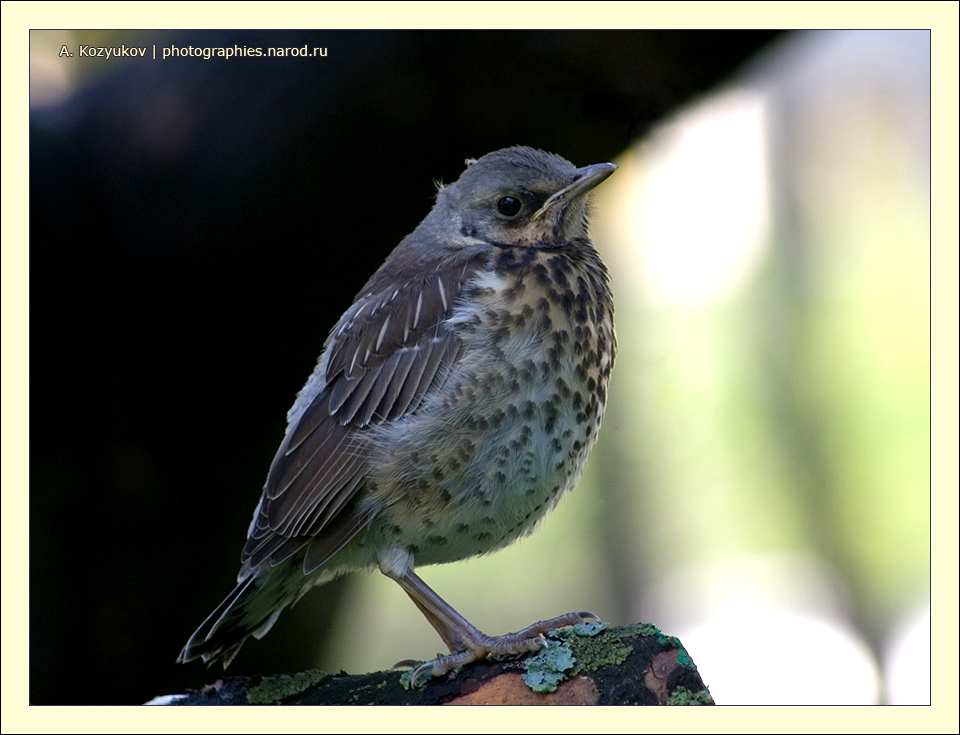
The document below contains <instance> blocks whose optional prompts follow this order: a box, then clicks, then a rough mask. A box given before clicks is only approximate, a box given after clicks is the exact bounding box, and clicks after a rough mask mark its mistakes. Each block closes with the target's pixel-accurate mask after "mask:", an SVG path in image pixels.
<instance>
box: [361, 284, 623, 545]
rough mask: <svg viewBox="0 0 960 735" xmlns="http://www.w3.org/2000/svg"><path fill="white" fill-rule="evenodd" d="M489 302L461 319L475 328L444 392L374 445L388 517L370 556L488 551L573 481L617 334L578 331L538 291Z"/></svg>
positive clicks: (595, 423) (382, 517) (370, 535)
mask: <svg viewBox="0 0 960 735" xmlns="http://www.w3.org/2000/svg"><path fill="white" fill-rule="evenodd" d="M494 278H495V276H489V277H488V280H491V281H493V283H492V284H491V287H490V289H489V290H490V292H491V294H493V295H499V294H502V293H503V289H502V287H501V286H502V284H501V283H498V282H496V281H494V280H493V279H494ZM491 301H492V303H491V304H486V305H483V304H481V306H479V307H473V308H471V309H464V310H463V311H462V313H460V314H459V315H458V316H457V317H456V319H459V320H460V322H459V323H461V324H463V325H464V326H465V327H472V328H465V329H464V332H463V339H464V352H463V353H462V355H461V359H460V360H458V362H457V363H456V366H455V367H454V368H453V369H452V372H451V373H450V374H449V375H448V376H447V377H446V380H445V381H444V387H443V389H442V390H441V391H439V392H438V393H437V394H435V395H433V396H432V397H431V399H430V401H429V403H427V404H425V405H424V406H423V408H422V410H419V411H418V412H417V413H416V414H415V415H411V416H409V417H407V418H405V419H404V420H402V421H400V422H396V423H395V424H393V425H391V426H390V427H389V429H388V430H385V431H384V432H383V434H382V436H381V437H379V439H378V442H377V443H378V446H379V447H380V450H379V452H378V460H377V462H376V464H375V470H374V472H373V475H372V478H371V479H372V480H373V485H374V486H375V492H376V493H378V494H379V497H380V498H381V500H382V503H383V506H384V509H383V511H382V512H381V513H380V514H379V516H378V517H377V518H376V519H375V520H374V522H373V523H372V524H371V527H370V528H369V529H368V531H367V533H366V534H365V536H366V540H365V546H367V548H381V549H382V548H385V547H391V546H393V547H401V548H406V549H409V550H410V551H411V552H413V554H414V557H415V560H416V563H417V564H433V563H442V562H448V561H455V560H457V559H462V558H465V557H469V556H473V555H476V554H483V553H486V552H489V551H492V550H495V549H497V548H499V547H501V546H504V545H506V544H508V543H510V542H511V541H512V540H514V539H516V538H517V537H519V536H521V535H523V534H525V533H527V532H529V531H530V530H531V529H532V528H533V527H534V526H535V525H536V523H537V521H539V520H540V519H541V518H542V517H543V516H544V514H545V513H546V512H547V511H548V510H549V509H550V508H552V507H553V506H554V504H555V503H556V502H557V501H558V500H559V498H560V497H561V496H562V495H563V493H564V492H565V491H567V490H569V489H570V488H571V487H572V486H573V485H574V484H575V483H576V481H577V479H578V478H579V476H580V473H581V471H582V469H583V465H584V462H585V460H586V458H587V455H588V453H589V451H590V448H591V447H592V445H593V443H594V441H595V439H596V436H597V432H598V430H599V425H600V420H601V418H602V416H603V409H604V400H605V397H606V377H607V375H609V361H610V360H612V356H606V357H605V356H604V354H603V350H601V349H599V347H602V346H603V345H604V343H605V342H604V339H603V338H602V333H603V330H604V329H609V330H610V331H612V325H610V326H609V327H606V326H605V325H603V324H597V323H594V322H591V321H590V320H584V321H583V322H578V321H577V320H576V319H575V318H569V317H568V316H567V314H566V313H564V311H563V310H562V309H561V308H560V306H559V305H555V304H553V303H551V302H550V301H549V300H547V299H545V298H537V294H536V292H533V293H530V294H528V297H527V299H526V300H523V299H514V300H512V301H507V300H505V299H504V298H503V297H502V296H500V297H499V298H496V297H495V296H494V297H492V298H491ZM531 301H532V302H533V303H532V304H531V303H530V302H531ZM505 302H506V303H505Z"/></svg>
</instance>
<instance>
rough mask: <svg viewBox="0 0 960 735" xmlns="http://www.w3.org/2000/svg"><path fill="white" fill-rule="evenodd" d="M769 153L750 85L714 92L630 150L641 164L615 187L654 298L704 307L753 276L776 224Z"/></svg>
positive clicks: (641, 274) (760, 107)
mask: <svg viewBox="0 0 960 735" xmlns="http://www.w3.org/2000/svg"><path fill="white" fill-rule="evenodd" d="M766 154H767V151H766V121H765V111H764V100H763V97H762V96H761V95H759V94H757V93H753V92H750V91H746V90H741V91H737V92H731V93H728V94H725V95H721V96H718V97H714V98H711V99H710V100H709V101H708V102H706V103H704V104H703V105H702V106H700V107H699V108H696V109H693V110H691V111H689V112H688V113H687V114H685V115H683V116H682V117H681V118H680V119H679V120H678V121H677V122H676V123H674V124H672V125H670V126H668V127H666V128H664V129H662V130H660V131H659V132H658V133H657V135H656V136H655V138H654V139H653V140H652V141H651V142H650V143H649V144H645V145H641V146H640V147H639V148H638V149H637V151H636V152H635V153H633V155H635V156H637V157H639V159H640V165H639V166H637V167H630V168H629V169H628V171H631V172H633V175H632V176H624V177H621V179H620V180H619V182H618V180H617V179H616V178H615V179H614V180H613V182H612V183H613V184H615V185H617V184H619V185H621V186H624V187H626V188H627V189H628V191H627V192H626V193H625V196H626V197H627V202H625V204H626V206H624V207H623V208H622V209H621V210H620V211H621V212H622V213H623V217H624V218H625V220H626V221H625V222H623V223H622V225H623V227H624V229H623V230H621V232H628V233H630V234H629V235H628V236H627V239H628V240H630V241H632V242H634V243H636V244H637V245H638V246H639V248H640V253H639V258H637V259H636V264H637V266H638V271H637V277H638V278H639V279H640V280H641V281H642V283H643V288H644V292H645V293H644V296H645V298H646V299H648V300H649V301H650V302H651V303H654V304H661V305H678V306H691V307H703V306H706V305H709V304H710V303H713V302H716V301H719V300H722V299H723V298H724V297H725V296H727V295H728V294H730V293H731V292H732V291H733V290H735V289H736V288H737V287H738V286H740V285H741V284H742V283H743V282H744V280H745V279H746V278H747V276H748V275H749V274H750V273H751V272H752V270H753V268H754V266H755V265H756V264H757V262H758V260H759V256H760V255H761V253H762V250H763V246H764V244H765V239H766V234H767V226H768V221H769V214H768V206H769V203H768V193H767V162H766ZM618 229H619V225H618Z"/></svg>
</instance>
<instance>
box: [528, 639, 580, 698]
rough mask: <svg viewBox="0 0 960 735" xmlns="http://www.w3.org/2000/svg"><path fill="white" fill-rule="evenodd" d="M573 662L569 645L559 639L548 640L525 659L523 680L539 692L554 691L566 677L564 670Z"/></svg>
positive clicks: (574, 661)
mask: <svg viewBox="0 0 960 735" xmlns="http://www.w3.org/2000/svg"><path fill="white" fill-rule="evenodd" d="M575 663H576V659H575V658H574V656H573V651H572V650H571V649H570V646H568V645H567V644H566V643H563V642H560V641H552V640H548V641H547V645H546V646H544V647H543V649H542V650H541V651H540V653H538V654H537V655H536V656H531V657H530V658H528V659H527V661H526V672H525V673H524V675H523V681H524V683H525V684H526V685H527V686H528V687H530V689H532V690H533V691H535V692H538V693H540V694H549V693H550V692H555V691H556V690H557V686H558V685H559V684H560V682H561V681H563V680H564V679H566V678H567V673H566V672H567V671H569V670H570V669H572V668H573V665H574V664H575Z"/></svg>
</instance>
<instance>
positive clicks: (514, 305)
mask: <svg viewBox="0 0 960 735" xmlns="http://www.w3.org/2000/svg"><path fill="white" fill-rule="evenodd" d="M467 164H468V165H467V168H466V169H465V170H464V172H463V173H462V174H461V176H460V178H459V179H458V180H457V181H456V182H455V183H453V184H450V185H448V186H445V187H444V186H441V187H439V191H438V193H437V198H436V203H435V205H434V207H433V209H432V210H431V211H430V213H429V214H428V215H427V216H426V218H425V219H424V220H423V221H422V222H421V223H420V224H419V225H418V226H417V228H416V229H415V230H414V231H413V232H412V233H410V234H409V235H407V236H406V237H405V238H404V239H403V240H402V241H401V242H400V244H399V245H398V246H397V247H396V248H395V249H394V250H393V252H392V253H391V254H390V255H389V257H388V258H387V259H386V261H385V262H384V263H383V265H382V266H381V267H380V268H379V270H377V272H376V273H374V274H373V276H372V277H371V278H370V280H369V281H368V282H367V284H366V285H365V286H364V287H363V289H362V290H361V291H360V294H359V295H358V296H357V298H356V300H355V301H354V303H353V305H352V306H350V308H349V309H347V311H346V312H345V313H344V315H343V316H342V317H341V318H340V321H339V322H338V323H337V324H336V326H334V328H333V330H332V331H331V332H330V335H329V337H328V338H327V340H326V343H325V344H324V348H323V353H322V354H321V356H320V358H319V360H318V362H317V365H316V368H315V369H314V371H313V374H312V375H311V376H310V378H309V380H307V383H306V385H305V386H304V387H303V389H302V390H301V391H300V393H299V394H298V395H297V398H296V401H295V402H294V404H293V407H292V408H291V409H290V411H289V412H288V414H287V419H288V425H287V430H286V433H285V435H284V438H283V441H282V442H281V444H280V447H279V449H278V450H277V453H276V456H275V457H274V459H273V462H272V464H271V465H270V470H269V473H268V475H267V479H266V483H265V485H264V488H263V494H262V496H261V498H260V502H259V503H258V504H257V507H256V510H255V511H254V514H253V520H252V521H251V523H250V527H249V530H248V532H247V541H246V545H245V546H244V549H243V554H242V556H241V567H240V572H239V574H238V575H237V586H236V587H235V588H234V590H233V591H232V592H231V593H230V594H229V595H227V597H226V599H225V600H224V601H223V602H222V603H220V605H219V606H218V607H217V608H216V609H215V610H214V611H213V612H212V613H211V614H210V615H209V617H207V619H206V620H204V621H203V623H202V624H201V625H200V627H199V628H198V629H197V630H196V632H195V633H194V634H193V635H192V636H191V637H190V640H189V641H187V644H186V646H184V648H183V651H182V652H181V653H180V657H179V659H178V660H179V661H180V662H187V661H191V660H193V659H196V658H202V659H203V660H204V661H206V662H208V663H209V662H212V661H215V660H218V659H219V660H222V662H223V665H224V668H226V667H227V666H228V665H229V663H230V662H231V661H232V660H233V658H234V656H236V654H237V652H238V651H239V649H240V647H241V646H242V645H243V643H244V641H246V639H247V638H248V637H249V636H251V635H252V636H254V637H256V638H261V637H263V636H264V635H265V634H266V633H267V632H268V631H269V630H270V628H271V627H272V626H273V624H274V623H275V622H276V620H277V617H278V616H279V615H280V613H281V611H282V610H283V609H284V608H286V607H287V606H288V605H290V604H292V603H294V602H296V601H297V600H298V599H299V598H300V597H301V596H302V595H303V594H305V593H306V592H307V591H308V590H309V589H310V588H312V587H314V586H316V585H320V584H323V583H325V582H328V581H329V580H331V579H333V578H335V577H337V576H339V575H341V574H345V573H348V572H353V571H358V570H363V569H369V568H373V567H379V569H380V571H381V572H383V574H385V575H386V576H387V577H390V578H391V579H393V580H395V581H396V582H397V583H398V584H399V585H400V586H401V587H402V588H403V590H404V591H405V592H406V593H407V595H409V596H410V598H411V599H412V600H413V602H414V604H415V605H416V606H417V607H418V608H419V609H420V611H421V612H422V613H423V615H424V616H425V617H426V619H427V621H428V622H429V623H430V624H431V625H432V626H433V627H434V628H435V629H436V631H437V633H439V635H440V637H441V638H442V639H443V641H444V643H445V644H446V645H447V647H448V648H449V649H450V653H449V654H447V655H443V656H439V657H438V658H436V659H435V660H433V661H429V662H427V663H426V664H424V665H422V666H421V667H419V668H418V669H417V670H416V671H415V672H414V675H413V676H414V681H416V680H417V677H418V676H420V675H426V674H427V673H428V672H429V673H432V674H433V675H434V676H441V675H443V674H445V673H447V672H449V671H451V670H453V669H455V668H457V667H459V666H461V665H463V664H466V663H469V662H471V661H475V660H477V659H481V658H485V657H488V656H491V657H499V656H505V655H511V654H519V653H525V652H528V651H534V650H537V649H538V648H540V647H541V646H542V645H543V637H542V634H543V633H545V632H547V631H549V630H552V629H554V628H557V627H561V626H564V625H570V624H574V623H577V622H580V621H581V620H583V619H588V618H591V617H594V616H592V615H591V614H590V613H568V614H566V615H561V616H558V617H555V618H551V619H549V620H543V621H540V622H537V623H534V624H533V625H530V626H528V627H527V628H524V629H523V630H521V631H518V632H516V633H510V634H507V635H502V636H496V637H494V636H488V635H486V634H484V633H482V632H480V631H479V630H478V629H477V628H475V627H474V626H473V625H471V624H470V623H469V622H468V621H467V620H466V619H465V618H464V617H463V616H461V615H460V614H459V613H458V612H457V611H456V610H454V609H453V608H452V607H451V606H450V605H449V604H447V603H446V602H445V601H444V600H443V599H442V598H441V597H440V595H438V594H437V593H436V592H434V591H433V590H432V589H431V588H430V587H428V586H427V584H426V583H425V582H424V581H423V580H422V579H421V578H420V577H419V576H417V574H416V573H415V571H414V569H415V567H416V566H417V565H426V564H438V563H445V562H452V561H457V560H459V559H464V558H467V557H470V556H474V555H477V554H484V553H487V552H490V551H494V550H495V549H498V548H501V547H503V546H506V545H507V544H510V543H511V542H513V541H514V540H516V539H517V538H519V537H521V536H523V535H525V534H527V533H529V532H530V531H531V530H532V529H533V527H534V526H535V525H536V523H537V522H538V521H539V520H540V519H541V518H542V517H543V516H544V514H545V513H546V512H547V511H548V510H549V509H551V508H552V507H553V506H554V505H555V504H556V502H557V501H558V500H559V499H560V497H561V496H562V495H563V494H564V493H565V492H566V491H567V490H569V489H570V488H572V487H573V486H574V484H575V483H576V481H577V479H578V478H579V476H580V473H581V470H582V469H583V465H584V461H585V460H586V458H587V454H588V453H589V451H590V449H591V447H592V446H593V444H594V441H595V440H596V438H597V432H598V430H599V427H600V421H601V419H602V417H603V411H604V405H605V403H606V398H607V382H608V380H609V377H610V371H611V369H612V368H613V363H614V357H615V354H616V337H615V335H614V330H613V301H612V296H611V292H610V286H609V277H608V274H607V269H606V267H605V266H604V264H603V262H602V261H601V259H600V256H599V255H598V253H597V251H596V249H595V248H594V246H593V244H592V242H591V240H590V235H589V230H588V219H587V199H588V195H589V193H590V191H591V190H592V189H593V188H594V187H595V186H597V184H599V183H600V182H602V181H603V180H604V179H606V178H607V177H608V176H609V175H610V174H611V173H613V171H614V170H615V169H616V166H615V165H613V164H612V163H599V164H595V165H592V166H584V167H582V168H577V167H576V166H574V165H573V164H572V163H570V162H569V161H567V160H566V159H564V158H562V157H560V156H558V155H555V154H552V153H546V152H543V151H540V150H535V149H533V148H527V147H520V146H517V147H512V148H505V149H502V150H498V151H494V152H493V153H489V154H487V155H485V156H483V157H482V158H480V159H478V160H476V161H468V162H467Z"/></svg>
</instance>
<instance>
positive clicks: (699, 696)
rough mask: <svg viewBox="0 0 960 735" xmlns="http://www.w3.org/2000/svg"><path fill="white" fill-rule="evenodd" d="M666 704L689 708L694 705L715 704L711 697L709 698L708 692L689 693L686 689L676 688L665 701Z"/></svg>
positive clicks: (704, 690) (703, 690)
mask: <svg viewBox="0 0 960 735" xmlns="http://www.w3.org/2000/svg"><path fill="white" fill-rule="evenodd" d="M667 704H669V705H674V706H685V707H689V706H694V705H705V704H715V702H714V701H713V697H711V696H710V692H709V691H708V690H706V689H701V690H700V691H698V692H691V691H690V690H689V689H687V688H686V687H677V688H676V689H674V690H673V694H671V695H670V698H669V699H668V700H667Z"/></svg>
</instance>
